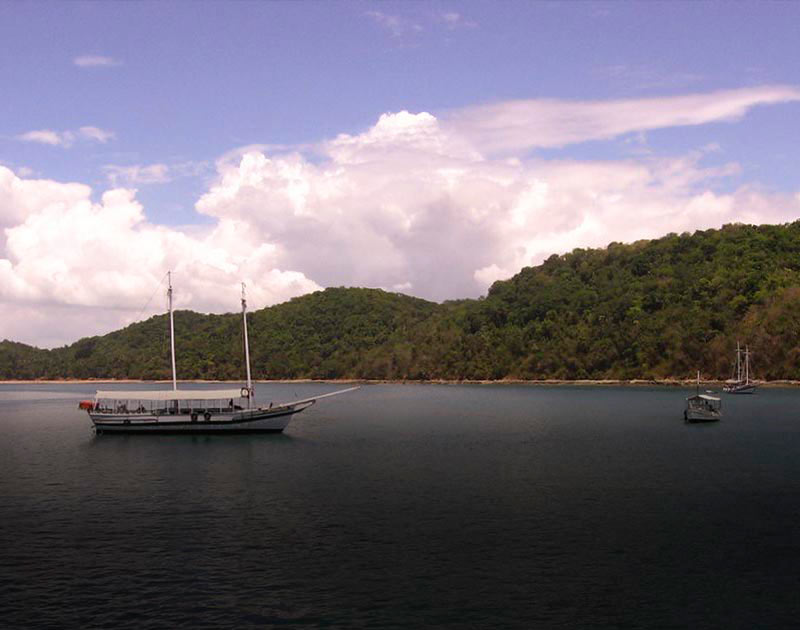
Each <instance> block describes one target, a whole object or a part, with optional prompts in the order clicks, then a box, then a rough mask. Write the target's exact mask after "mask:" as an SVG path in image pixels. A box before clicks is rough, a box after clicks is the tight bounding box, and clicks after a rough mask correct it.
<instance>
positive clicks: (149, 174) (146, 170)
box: [103, 164, 172, 186]
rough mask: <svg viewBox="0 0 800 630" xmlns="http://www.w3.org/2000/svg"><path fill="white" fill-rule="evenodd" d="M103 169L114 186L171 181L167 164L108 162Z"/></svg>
mask: <svg viewBox="0 0 800 630" xmlns="http://www.w3.org/2000/svg"><path fill="white" fill-rule="evenodd" d="M103 170H104V171H105V173H106V176H107V177H108V181H109V182H110V183H111V185H112V186H119V185H128V186H137V185H141V184H163V183H166V182H169V181H171V179H172V178H171V177H170V175H169V167H168V166H167V165H166V164H148V165H146V166H145V165H142V164H133V165H131V166H119V165H116V164H107V165H106V166H104V167H103Z"/></svg>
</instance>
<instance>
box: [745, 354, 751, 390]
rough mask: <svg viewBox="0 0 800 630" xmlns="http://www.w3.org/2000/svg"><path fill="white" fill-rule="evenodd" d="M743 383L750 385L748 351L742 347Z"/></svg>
mask: <svg viewBox="0 0 800 630" xmlns="http://www.w3.org/2000/svg"><path fill="white" fill-rule="evenodd" d="M744 382H745V384H747V385H749V384H750V349H749V348H748V347H747V346H745V347H744Z"/></svg>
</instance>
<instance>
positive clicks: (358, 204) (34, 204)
mask: <svg viewBox="0 0 800 630" xmlns="http://www.w3.org/2000/svg"><path fill="white" fill-rule="evenodd" d="M787 90H788V88H787V89H784V91H783V92H779V93H778V92H768V91H766V90H765V91H761V92H758V96H757V97H756V96H754V95H753V94H754V93H755V91H754V93H752V94H751V93H749V94H748V95H743V94H741V93H739V95H738V96H739V99H738V101H737V99H736V98H735V95H734V94H733V93H726V95H723V96H720V95H716V99H703V98H701V97H693V98H694V101H693V102H694V103H695V105H697V108H698V110H703V108H704V107H706V110H705V112H703V111H690V108H688V106H687V105H686V104H685V103H684V102H683V101H679V102H676V101H674V100H673V99H665V101H666V104H662V105H659V106H657V105H656V104H654V103H651V102H650V101H648V102H647V106H648V108H649V110H648V111H649V117H648V116H646V115H644V113H642V112H641V111H639V110H638V109H637V108H638V107H640V106H641V107H644V105H642V101H631V102H628V104H627V105H624V106H622V105H621V107H622V109H623V110H625V111H629V112H631V111H636V112H638V113H637V116H638V118H637V120H638V122H636V124H635V125H634V127H635V128H633V129H628V127H631V124H627V125H625V124H622V123H618V122H615V121H616V120H617V118H616V117H613V118H614V120H611V118H612V117H611V116H610V115H609V113H608V111H607V110H606V109H605V108H603V107H597V108H593V107H590V108H588V110H586V111H583V110H581V112H580V116H579V118H581V117H582V118H581V120H580V121H579V122H575V121H574V120H572V119H567V120H561V119H560V118H558V117H556V118H555V119H554V120H555V121H556V122H558V121H561V127H559V128H554V129H550V130H548V131H547V134H548V135H546V136H542V135H541V134H542V133H544V132H543V131H542V130H541V129H538V128H537V129H534V131H533V132H531V134H530V135H529V136H528V138H527V140H525V142H524V143H522V144H523V145H524V146H525V147H527V146H528V144H527V143H529V142H530V141H531V138H534V139H536V138H539V139H538V140H536V142H539V143H540V144H541V143H542V142H543V140H542V139H541V138H542V137H545V138H550V139H551V140H550V141H551V142H555V140H554V139H557V140H558V141H559V142H565V141H579V139H580V138H583V139H588V138H590V137H594V136H596V135H597V134H601V135H602V134H608V133H623V132H618V131H615V130H617V129H625V131H624V133H639V132H640V131H645V130H646V129H644V128H641V129H640V128H639V127H640V126H641V127H646V128H647V129H650V128H655V126H658V125H665V124H685V123H684V121H685V120H687V119H690V120H693V121H699V120H725V119H728V118H730V117H731V116H739V115H742V114H744V113H745V112H746V111H747V109H748V108H749V107H752V106H753V105H754V104H757V103H767V102H783V101H785V100H791V99H792V98H794V97H793V96H792V93H791V91H787ZM770 95H771V96H770ZM687 98H688V97H687ZM717 101H724V103H722V104H721V103H720V102H717ZM734 101H735V102H736V103H738V105H737V104H736V103H735V102H734ZM704 103H705V105H704ZM569 106H570V104H569V103H567V104H564V107H565V108H569ZM672 110H674V111H672ZM592 112H594V114H595V118H594V119H592V120H590V119H591V114H592ZM470 115H471V116H473V117H474V116H476V115H477V114H475V112H474V111H473V112H472V113H471V114H470ZM631 115H633V114H631ZM492 116H493V114H492V113H490V114H489V121H490V122H491V120H493V118H492ZM475 120H476V119H475ZM670 121H671V122H670ZM473 122H474V120H473ZM487 124H488V123H487ZM692 124H699V122H695V123H692ZM534 126H535V125H534ZM472 130H473V127H470V126H465V127H461V126H459V125H458V124H455V122H454V120H453V119H452V118H447V119H445V120H444V121H442V120H439V119H437V118H436V117H435V116H433V115H432V114H430V113H425V112H422V113H417V114H413V113H409V112H398V113H389V114H384V115H383V116H381V117H380V118H379V120H378V121H377V122H376V124H375V125H373V126H372V127H371V128H369V129H366V130H365V131H364V132H363V133H360V134H341V135H339V136H337V137H335V138H333V139H331V140H328V141H325V142H322V143H320V144H319V145H318V146H316V147H314V151H313V156H311V157H308V156H307V155H306V154H305V153H304V152H301V151H288V152H286V151H282V152H279V153H278V152H269V151H267V150H266V149H264V148H258V147H250V148H249V149H247V150H244V151H235V152H230V153H229V154H227V155H225V156H223V157H222V158H221V159H220V160H219V162H218V163H217V170H218V177H217V179H216V181H215V182H214V184H213V185H212V186H211V187H210V188H209V189H208V191H207V192H206V193H205V194H204V195H203V196H202V197H201V198H200V199H199V200H198V202H197V204H196V208H197V211H198V212H199V213H201V214H203V215H206V216H207V217H210V218H212V219H213V221H212V223H211V225H204V226H193V227H192V229H191V230H188V229H178V228H172V227H165V226H158V225H154V224H152V223H150V222H149V221H148V220H147V217H146V215H145V213H144V209H143V208H142V207H141V205H140V204H139V203H138V202H137V201H136V198H135V196H134V193H133V192H132V191H130V190H127V189H123V188H114V189H113V190H110V191H108V192H106V193H105V194H104V195H103V196H102V200H101V202H99V203H97V202H92V201H91V190H90V189H89V187H87V186H84V185H81V184H61V183H58V182H52V181H47V180H26V179H23V178H20V177H19V176H18V175H15V174H14V173H12V172H11V171H10V170H9V169H8V168H3V167H0V227H5V228H6V229H5V230H4V231H3V232H2V233H0V234H1V235H0V302H3V303H4V304H5V305H8V306H9V309H10V310H9V311H8V312H10V313H20V317H22V316H23V313H24V312H26V311H25V309H32V308H35V309H38V312H39V313H43V314H48V313H49V315H47V316H45V315H40V319H41V322H40V321H39V319H37V318H31V323H30V327H29V328H25V327H24V326H22V325H21V324H19V322H18V321H13V317H12V320H8V321H0V338H2V337H4V336H12V337H16V338H18V339H21V340H23V341H29V342H30V341H33V342H40V341H39V340H44V339H52V338H53V334H54V331H57V334H58V335H60V340H58V342H66V341H71V340H73V339H75V338H77V337H79V336H80V335H85V334H95V333H98V332H104V331H105V330H108V329H109V328H111V327H116V326H119V325H122V324H125V323H127V322H128V321H130V318H132V317H134V316H135V315H136V314H137V313H138V309H140V308H141V306H142V303H143V302H144V300H145V299H146V297H147V296H149V295H150V293H151V292H152V289H153V287H154V286H155V285H156V284H157V283H158V281H159V280H160V279H161V278H162V277H163V274H164V272H165V271H166V270H167V269H173V270H174V271H175V272H176V287H177V288H176V291H177V301H178V305H179V306H180V307H182V308H184V307H185V308H193V309H196V310H210V311H227V310H232V309H233V308H235V304H236V289H237V287H238V282H240V281H241V280H245V281H247V283H248V290H249V292H250V303H251V305H252V307H253V308H259V307H261V306H264V305H267V304H273V303H275V302H278V301H282V300H284V299H286V298H288V297H291V296H294V295H299V294H301V293H305V292H308V291H311V290H314V289H316V288H318V287H319V286H339V285H348V286H375V287H391V288H393V289H394V290H398V291H413V293H414V294H415V295H418V296H420V297H426V298H431V299H437V300H441V299H447V298H457V297H469V296H477V295H480V294H481V293H483V292H485V290H486V288H487V287H488V286H489V285H490V284H491V282H492V281H494V280H497V279H500V278H505V277H508V276H509V275H511V274H513V273H516V272H517V271H519V269H520V268H521V267H522V266H524V265H530V264H537V263H539V262H541V261H542V260H543V259H545V258H546V257H547V256H549V255H550V254H552V253H563V252H566V251H569V250H571V249H573V248H575V247H594V246H605V245H606V244H608V243H609V242H611V241H634V240H637V239H640V238H651V237H658V236H661V235H663V234H665V233H668V232H682V231H692V230H695V229H699V228H709V227H719V226H721V225H722V224H725V223H730V222H735V221H742V222H753V223H777V222H784V221H790V220H794V219H796V218H797V217H798V216H799V215H800V193H792V194H787V195H771V194H767V193H765V192H763V191H760V190H759V189H758V188H757V187H756V186H754V185H745V186H742V187H740V188H739V189H737V190H733V191H728V192H720V190H721V187H720V186H719V182H720V180H723V179H724V178H727V177H730V176H731V175H738V174H740V168H739V166H738V165H737V164H736V163H735V162H731V163H728V164H719V159H720V155H719V154H716V155H715V156H714V160H715V162H716V165H714V166H706V165H705V163H704V162H705V161H706V160H708V159H709V157H710V155H709V154H710V152H713V151H716V150H718V147H715V146H714V145H709V146H707V147H704V148H702V149H699V150H697V151H694V152H691V153H689V154H686V155H679V156H672V157H666V158H663V157H662V158H656V157H654V156H652V155H646V156H632V157H631V158H629V159H626V160H614V161H591V162H590V161H575V160H541V159H523V158H521V157H519V156H515V157H507V156H504V155H501V156H499V157H498V156H493V155H492V153H491V152H488V153H487V152H486V151H485V146H484V144H485V143H484V142H480V141H477V142H476V139H475V135H474V134H472V133H471V131H472ZM501 135H502V134H501ZM118 168H119V169H123V168H131V167H118ZM135 168H136V169H138V170H133V171H129V172H128V171H124V170H118V171H116V177H117V180H116V183H117V185H118V184H119V183H121V182H123V181H124V182H125V183H134V182H135V181H138V182H140V183H141V182H142V181H143V180H145V179H147V178H150V180H151V181H152V180H158V179H159V178H166V177H171V176H173V175H174V172H175V171H174V169H175V168H177V167H173V165H166V164H152V165H149V166H141V165H140V166H137V167H135ZM147 169H150V170H147ZM107 172H109V176H111V175H110V174H111V171H107ZM726 188H727V187H726ZM12 307H13V308H12ZM112 307H113V308H112ZM65 309H67V310H65ZM70 309H71V310H70ZM115 309H116V310H115ZM67 312H68V313H78V312H79V313H81V314H82V315H83V316H75V317H68V316H67V315H65V313H67ZM93 314H96V316H95V315H93ZM56 322H57V323H58V325H56ZM62 324H63V325H62ZM98 327H100V328H98ZM103 327H105V328H103ZM19 330H22V331H23V332H24V334H25V335H26V336H25V337H20V336H19V334H18V331H19ZM40 343H41V342H40ZM48 343H50V341H48Z"/></svg>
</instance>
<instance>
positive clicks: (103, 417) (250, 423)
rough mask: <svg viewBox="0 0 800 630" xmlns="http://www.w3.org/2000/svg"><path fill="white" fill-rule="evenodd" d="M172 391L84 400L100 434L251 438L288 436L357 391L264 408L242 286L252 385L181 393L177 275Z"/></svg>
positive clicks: (171, 330) (171, 326)
mask: <svg viewBox="0 0 800 630" xmlns="http://www.w3.org/2000/svg"><path fill="white" fill-rule="evenodd" d="M167 277H168V289H167V298H168V303H169V335H170V353H171V357H172V390H161V391H126V390H117V391H109V390H98V391H97V393H96V394H95V398H94V400H84V401H81V402H80V404H79V407H80V408H81V409H84V410H86V412H87V413H88V414H89V418H91V420H92V424H93V425H94V428H95V431H97V433H245V432H247V433H249V432H273V433H279V432H281V431H283V430H284V429H285V428H286V426H287V425H288V424H289V420H291V418H292V416H293V415H294V414H296V413H300V412H301V411H303V410H304V409H307V408H308V407H310V406H311V405H313V404H314V403H315V402H316V401H317V400H320V399H321V398H327V397H328V396H336V395H338V394H344V393H345V392H349V391H353V390H355V389H358V387H348V388H347V389H341V390H339V391H335V392H329V393H327V394H320V395H319V396H313V397H310V398H304V399H302V400H293V401H289V402H284V403H278V404H274V403H270V404H269V406H267V407H258V406H256V405H255V401H254V389H253V383H252V380H251V378H250V348H249V344H248V339H247V300H246V298H245V285H244V283H242V327H243V333H244V349H245V363H246V365H247V384H246V386H245V387H241V388H239V389H218V390H179V389H178V381H177V377H176V372H175V324H174V319H173V314H172V274H171V272H170V273H168V274H167Z"/></svg>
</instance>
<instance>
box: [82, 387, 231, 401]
mask: <svg viewBox="0 0 800 630" xmlns="http://www.w3.org/2000/svg"><path fill="white" fill-rule="evenodd" d="M246 393H247V388H244V387H243V388H241V389H194V390H178V391H176V390H173V389H169V390H151V391H141V390H140V391H134V390H117V391H111V390H98V391H97V393H96V394H95V398H96V399H104V400H225V399H231V398H246V397H247V396H246V395H243V394H246Z"/></svg>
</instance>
